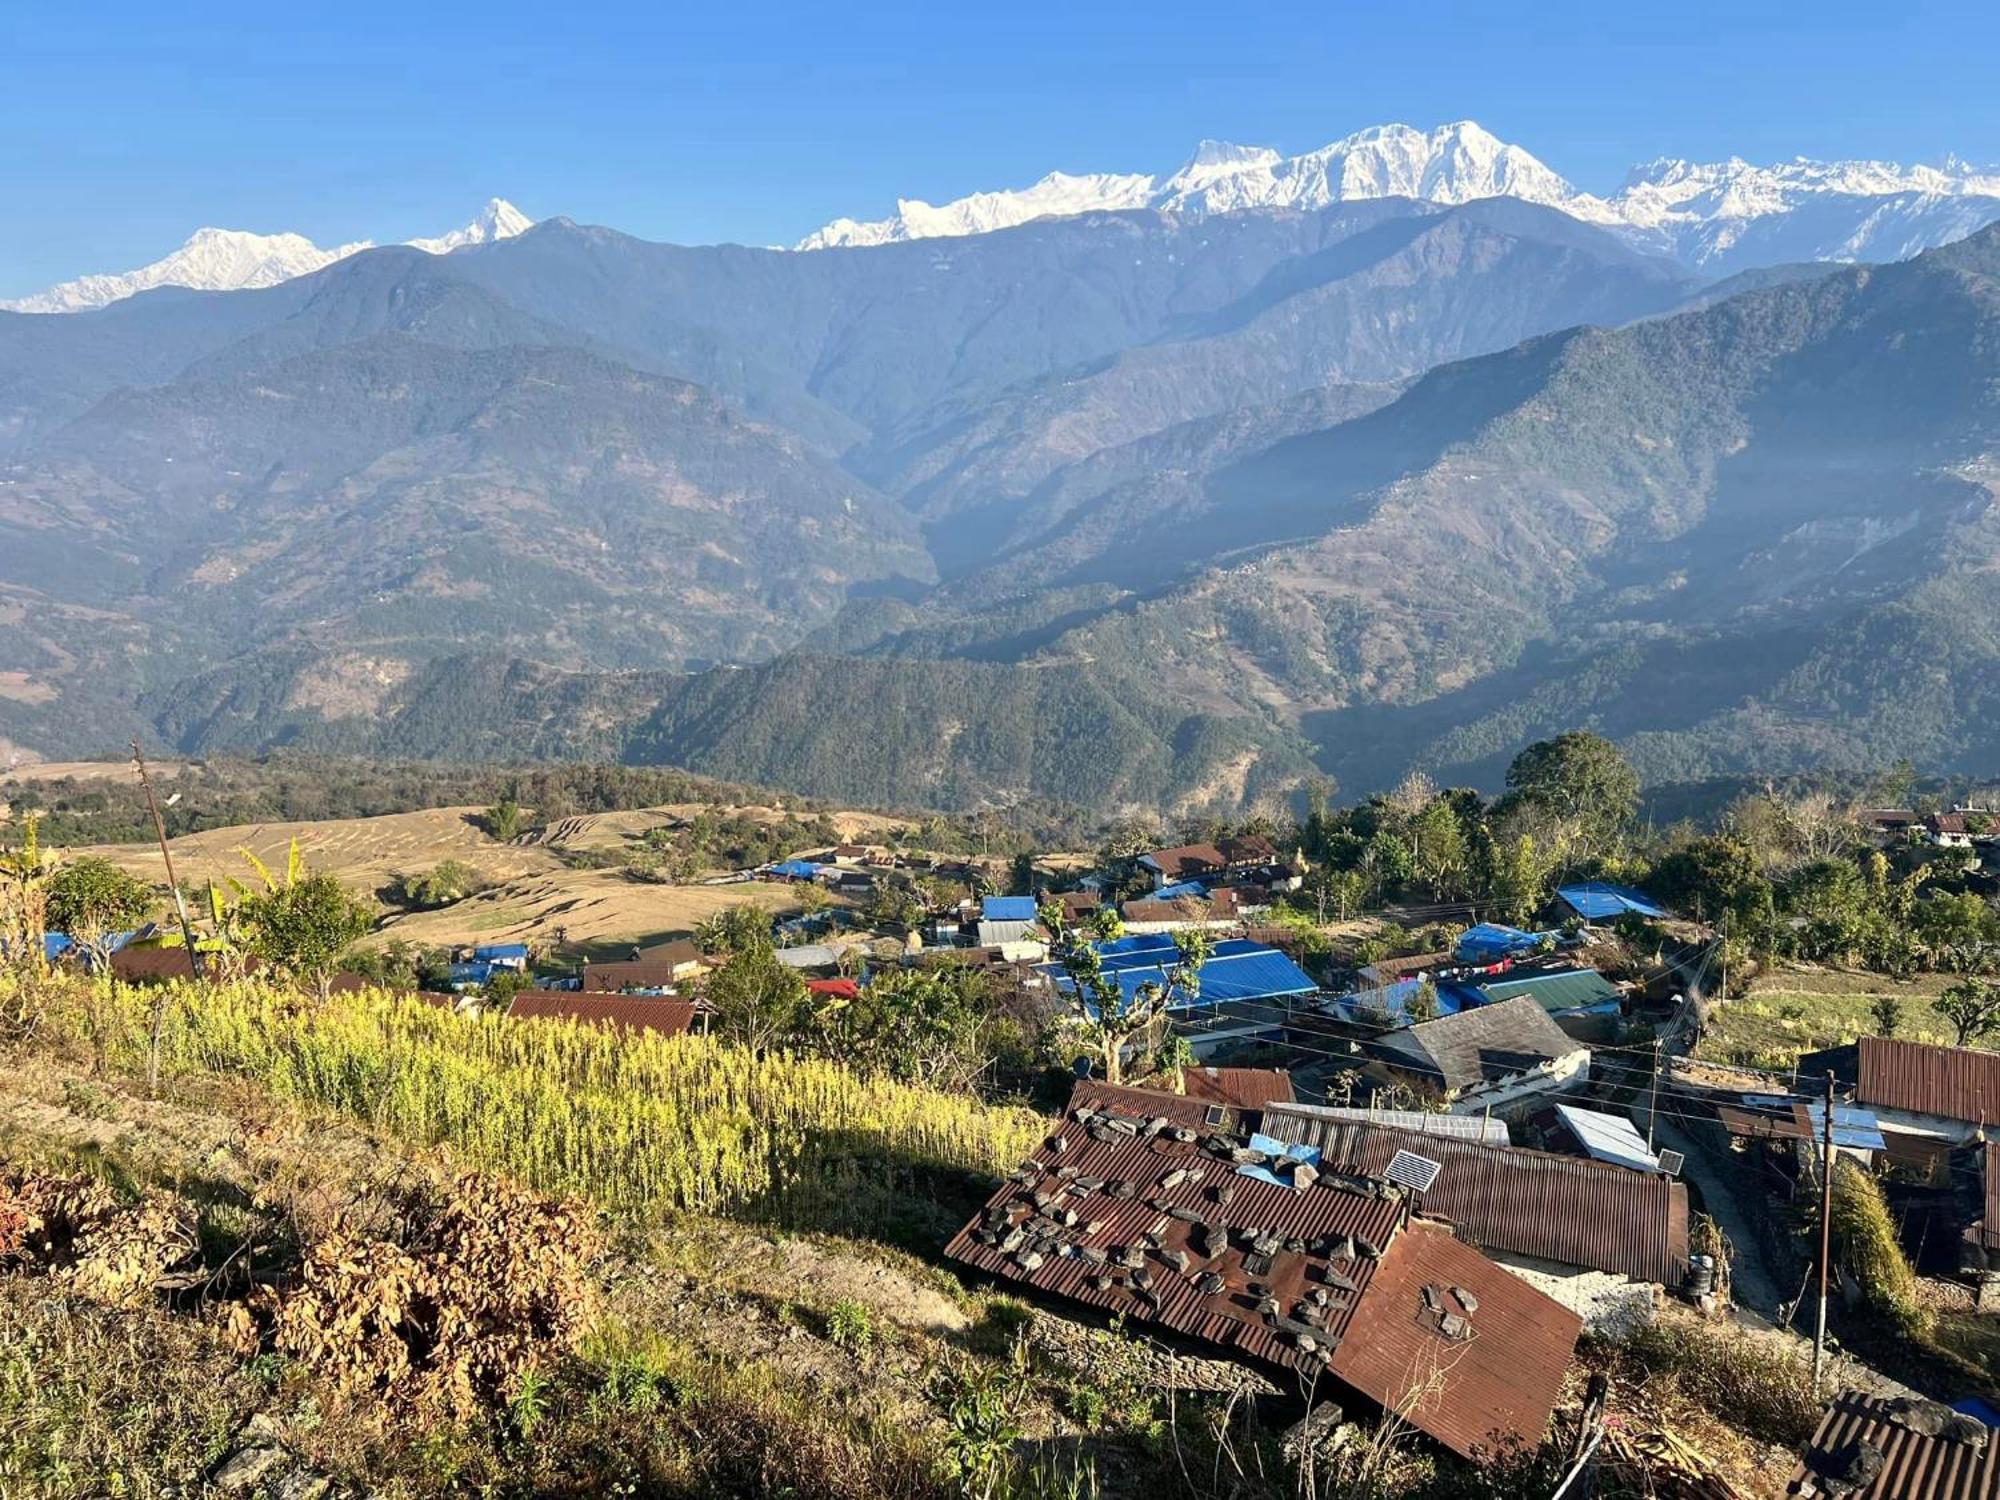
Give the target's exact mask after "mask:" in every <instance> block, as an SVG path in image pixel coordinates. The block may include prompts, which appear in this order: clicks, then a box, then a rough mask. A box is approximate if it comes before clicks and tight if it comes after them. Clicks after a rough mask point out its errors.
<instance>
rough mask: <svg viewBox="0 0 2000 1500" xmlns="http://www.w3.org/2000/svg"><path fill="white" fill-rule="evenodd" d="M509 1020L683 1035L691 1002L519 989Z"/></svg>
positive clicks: (690, 1021)
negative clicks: (612, 1027) (554, 1022)
mask: <svg viewBox="0 0 2000 1500" xmlns="http://www.w3.org/2000/svg"><path fill="white" fill-rule="evenodd" d="M507 1015H508V1016H509V1018H510V1019H513V1020H517V1021H524V1020H552V1021H576V1022H579V1023H581V1024H583V1025H585V1026H623V1027H626V1028H628V1029H630V1030H633V1031H655V1032H659V1033H660V1034H662V1035H664V1036H681V1035H684V1034H685V1033H686V1032H687V1031H688V1029H689V1028H690V1027H692V1026H693V1025H694V1015H695V1008H694V1003H693V1002H692V1001H688V1000H669V999H665V998H662V997H660V996H657V995H606V994H586V993H584V992H582V991H579V990H522V991H521V992H520V993H519V994H518V995H516V996H515V997H514V1003H513V1004H512V1005H510V1006H508V1008H507Z"/></svg>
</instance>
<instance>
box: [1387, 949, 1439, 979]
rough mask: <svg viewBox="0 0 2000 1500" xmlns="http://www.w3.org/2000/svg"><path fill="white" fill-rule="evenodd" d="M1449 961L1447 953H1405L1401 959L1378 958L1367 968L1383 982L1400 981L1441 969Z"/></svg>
mask: <svg viewBox="0 0 2000 1500" xmlns="http://www.w3.org/2000/svg"><path fill="white" fill-rule="evenodd" d="M1450 961H1451V954H1450V953H1449V952H1437V953H1406V954H1404V955H1403V956H1402V957H1401V958H1378V959H1376V960H1375V962H1373V963H1372V964H1370V965H1369V966H1368V967H1369V968H1370V969H1372V970H1373V971H1374V972H1375V974H1376V975H1377V976H1378V977H1379V978H1381V979H1382V980H1383V981H1385V982H1386V981H1388V980H1391V979H1402V978H1404V977H1406V976H1407V975H1411V974H1420V973H1422V972H1423V971H1424V970H1425V969H1436V968H1441V967H1442V966H1443V965H1445V964H1447V963H1449V962H1450Z"/></svg>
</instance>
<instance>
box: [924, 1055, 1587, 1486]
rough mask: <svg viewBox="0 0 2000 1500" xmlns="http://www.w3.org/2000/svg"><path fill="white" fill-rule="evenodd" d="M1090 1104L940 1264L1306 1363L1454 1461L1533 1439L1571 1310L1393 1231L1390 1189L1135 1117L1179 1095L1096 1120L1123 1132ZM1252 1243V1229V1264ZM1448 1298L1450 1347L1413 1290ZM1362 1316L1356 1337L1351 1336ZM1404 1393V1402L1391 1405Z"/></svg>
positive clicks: (1431, 1236) (1088, 1088)
mask: <svg viewBox="0 0 2000 1500" xmlns="http://www.w3.org/2000/svg"><path fill="white" fill-rule="evenodd" d="M1135 1092H1139V1091H1131V1090H1122V1091H1111V1093H1112V1096H1113V1097H1114V1098H1115V1097H1116V1096H1117V1095H1119V1094H1126V1095H1129V1094H1132V1093H1135ZM1104 1097H1105V1091H1104V1088H1103V1086H1102V1085H1094V1084H1088V1083H1086V1084H1080V1085H1079V1086H1078V1088H1077V1091H1076V1093H1075V1095H1074V1096H1073V1097H1072V1100H1071V1113H1070V1114H1069V1115H1067V1116H1066V1117H1065V1119H1064V1121H1063V1123H1062V1124H1061V1125H1060V1126H1058V1127H1057V1133H1056V1134H1055V1135H1054V1136H1052V1137H1051V1138H1050V1140H1049V1141H1048V1142H1046V1143H1044V1145H1043V1146H1042V1148H1041V1149H1040V1150H1038V1151H1037V1152H1036V1154H1035V1156H1034V1158H1033V1159H1032V1161H1031V1162H1029V1163H1027V1164H1024V1165H1025V1168H1026V1170H1024V1172H1023V1173H1022V1174H1021V1180H1018V1181H1012V1182H1009V1183H1008V1184H1006V1185H1005V1186H1004V1187H1002V1188H1001V1190H1000V1191H999V1192H998V1193H996V1194H995V1195H994V1197H993V1198H992V1200H991V1201H990V1202H989V1204H988V1205H987V1208H986V1210H985V1212H984V1213H982V1214H981V1216H980V1217H979V1218H977V1219H975V1220H974V1221H973V1222H972V1223H971V1224H969V1225H968V1226H967V1227H966V1228H965V1229H963V1230H961V1231H960V1232H959V1233H958V1234H957V1235H956V1236H955V1237H954V1238H953V1239H952V1241H951V1243H950V1244H949V1245H948V1246H947V1247H946V1251H945V1253H946V1254H947V1255H948V1256H950V1257H951V1258H952V1259H954V1260H958V1261H961V1262H963V1263H965V1264H968V1265H972V1266H975V1267H977V1268H979V1269H980V1270H983V1271H986V1272H989V1273H991V1274H993V1275H997V1276H1003V1277H1007V1278H1010V1279H1013V1280H1018V1281H1025V1282H1027V1283H1029V1284H1031V1285H1033V1286H1035V1287H1037V1288H1039V1289H1041V1290H1044V1291H1048V1292H1054V1293H1057V1294H1059V1295H1062V1296H1065V1297H1072V1298H1075V1299H1076V1300H1078V1301H1081V1302H1087V1303H1090V1304H1091V1305H1093V1306H1096V1307H1100V1308H1104V1309H1106V1310H1108V1311H1111V1312H1115V1313H1120V1314H1123V1315H1125V1316H1127V1317H1131V1318H1135V1319H1140V1320H1144V1321H1150V1322H1154V1323H1159V1324H1163V1325H1165V1326H1166V1327H1169V1328H1172V1329H1174V1330H1176V1331H1178V1332H1180V1333H1183V1334H1186V1335H1188V1336H1190V1337H1193V1338H1198V1339H1203V1340H1206V1341H1208V1342H1211V1343H1217V1344H1221V1345H1224V1346H1225V1347H1227V1348H1230V1349H1233V1350H1236V1351H1238V1352H1240V1353H1242V1354H1245V1355H1248V1356H1250V1357H1252V1358H1255V1359H1258V1360H1261V1361H1264V1362H1266V1363H1269V1364H1274V1365H1281V1366H1284V1367H1287V1368H1291V1369H1296V1370H1299V1371H1301V1372H1303V1373H1305V1374H1307V1375H1309V1376H1310V1375H1313V1374H1316V1373H1318V1372H1319V1371H1320V1370H1322V1369H1324V1370H1326V1371H1328V1372H1330V1373H1331V1374H1333V1375H1334V1376H1335V1377H1337V1378H1338V1379H1340V1380H1343V1381H1345V1382H1347V1383H1348V1384H1350V1385H1352V1386H1354V1387H1355V1389H1357V1390H1360V1391H1362V1392H1363V1393H1364V1394H1366V1395H1368V1396H1369V1397H1371V1398H1372V1399H1374V1400H1376V1401H1377V1402H1378V1403H1382V1404H1385V1405H1387V1404H1395V1405H1399V1406H1401V1405H1406V1404H1407V1405H1410V1406H1411V1407H1412V1408H1413V1409H1412V1410H1411V1411H1410V1413H1409V1415H1410V1420H1411V1421H1412V1422H1413V1423H1414V1425H1416V1426H1417V1427H1419V1428H1421V1429H1422V1430H1424V1431H1426V1432H1428V1433H1430V1434H1431V1435H1432V1436H1433V1437H1436V1438H1437V1439H1438V1440H1439V1441H1440V1442H1443V1443H1445V1444H1446V1445H1447V1446H1449V1447H1452V1448H1453V1449H1455V1450H1456V1451H1458V1452H1461V1453H1470V1452H1471V1451H1472V1450H1473V1449H1474V1448H1475V1447H1476V1446H1478V1445H1480V1444H1482V1443H1485V1442H1487V1441H1489V1440H1490V1439H1491V1437H1492V1436H1493V1435H1494V1434H1496V1433H1498V1434H1502V1435H1510V1436H1518V1437H1520V1438H1522V1439H1524V1440H1526V1441H1529V1442H1532V1441H1534V1440H1536V1439H1538V1438H1539V1437H1540V1435H1541V1432H1542V1429H1543V1428H1544V1427H1545V1426H1546V1424H1547V1421H1548V1415H1549V1411H1550V1410H1551V1408H1552V1407H1553V1405H1554V1402H1555V1399H1556V1395H1557V1392H1558V1389H1559V1387H1560V1383H1561V1379H1562V1374H1563V1370H1564V1369H1565V1368H1566V1366H1567V1363H1568V1358H1569V1353H1570V1349H1571V1348H1572V1347H1573V1345H1574V1343H1575V1339H1576V1335H1577V1332H1578V1329H1579V1328H1580V1326H1581V1325H1580V1322H1579V1320H1578V1319H1577V1318H1576V1317H1575V1315H1574V1314H1572V1313H1570V1312H1568V1311H1567V1310H1565V1309H1564V1308H1562V1307H1560V1306H1559V1305H1558V1304H1556V1303H1555V1302H1553V1301H1552V1300H1550V1299H1549V1298H1547V1297H1544V1296H1542V1295H1541V1294H1540V1293H1539V1292H1536V1291H1535V1290H1534V1289H1533V1288H1531V1287H1529V1286H1528V1285H1527V1284H1526V1283H1525V1282H1522V1281H1519V1280H1518V1279H1517V1278H1514V1277H1512V1276H1511V1275H1509V1274H1508V1273H1507V1272H1505V1271H1503V1270H1501V1269H1500V1268H1499V1267H1497V1266H1494V1265H1493V1264H1491V1263H1490V1262H1488V1261H1487V1260H1485V1259H1484V1257H1482V1256H1479V1255H1477V1254H1475V1253H1473V1252H1471V1251H1469V1250H1465V1249H1463V1247H1454V1246H1450V1245H1449V1244H1448V1243H1440V1242H1442V1241H1444V1240H1445V1237H1444V1236H1442V1235H1439V1234H1436V1233H1435V1232H1433V1231H1428V1230H1420V1231H1417V1232H1415V1233H1414V1234H1405V1233H1401V1232H1399V1231H1400V1230H1401V1229H1402V1226H1403V1224H1404V1222H1405V1219H1406V1210H1405V1206H1404V1203H1403V1200H1402V1198H1401V1196H1400V1195H1398V1194H1394V1193H1391V1192H1387V1191H1374V1190H1371V1191H1357V1190H1355V1189H1354V1188H1351V1187H1348V1186H1343V1185H1336V1184H1335V1183H1334V1182H1333V1181H1332V1179H1331V1178H1322V1179H1321V1180H1320V1181H1318V1182H1317V1183H1315V1184H1313V1185H1311V1186H1308V1187H1306V1188H1304V1189H1297V1188H1292V1187H1288V1186H1280V1185H1278V1184H1275V1183H1271V1182H1262V1181H1258V1180H1256V1179H1254V1178H1250V1177H1245V1176H1242V1175H1240V1174H1239V1173H1238V1172H1237V1171H1236V1164H1235V1163H1234V1162H1233V1161H1232V1160H1231V1159H1230V1158H1229V1157H1228V1156H1226V1155H1219V1154H1217V1151H1216V1150H1215V1149H1212V1148H1211V1145H1210V1142H1211V1141H1214V1142H1216V1143H1217V1144H1221V1145H1226V1144H1228V1142H1227V1140H1226V1138H1221V1137H1204V1136H1202V1135H1201V1134H1200V1132H1199V1130H1198V1129H1197V1128H1196V1127H1188V1130H1187V1134H1189V1135H1190V1136H1192V1137H1194V1138H1193V1139H1187V1140H1175V1139H1173V1138H1172V1135H1171V1133H1161V1132H1158V1131H1155V1130H1153V1129H1152V1128H1151V1127H1150V1125H1147V1124H1143V1123H1140V1122H1141V1121H1142V1120H1145V1119H1146V1118H1147V1117H1148V1115H1149V1114H1150V1115H1151V1116H1152V1117H1153V1118H1159V1117H1163V1116H1164V1117H1166V1118H1168V1119H1171V1118H1172V1115H1170V1114H1169V1113H1168V1110H1166V1109H1159V1110H1153V1109H1152V1106H1153V1105H1154V1104H1156V1103H1165V1104H1168V1105H1171V1104H1174V1103H1179V1104H1181V1105H1183V1106H1190V1105H1192V1104H1193V1101H1187V1100H1179V1101H1175V1100H1171V1099H1166V1100H1159V1099H1145V1100H1142V1101H1137V1102H1138V1108H1137V1109H1134V1110H1131V1111H1130V1112H1129V1113H1128V1112H1127V1110H1126V1109H1124V1108H1117V1109H1114V1110H1113V1111H1112V1113H1113V1114H1115V1115H1117V1116H1118V1117H1119V1119H1120V1120H1121V1121H1124V1122H1126V1123H1127V1124H1128V1125H1129V1127H1130V1133H1126V1132H1123V1131H1119V1130H1117V1129H1116V1128H1114V1127H1111V1126H1107V1125H1105V1124H1104V1123H1103V1117H1102V1115H1100V1114H1098V1113H1096V1111H1097V1110H1098V1109H1099V1108H1100V1106H1099V1105H1097V1104H1095V1103H1094V1102H1093V1101H1095V1100H1098V1099H1101V1098H1104ZM1079 1110H1083V1111H1086V1113H1085V1114H1081V1115H1080V1114H1079V1113H1078V1111H1079ZM1171 1128H1172V1127H1169V1132H1170V1131H1171ZM1038 1197H1039V1199H1040V1202H1037V1198H1038ZM1224 1198H1226V1200H1227V1201H1226V1202H1224V1201H1221V1200H1222V1199H1224ZM1065 1218H1068V1219H1073V1220H1074V1223H1070V1224H1064V1223H1063V1222H1062V1221H1063V1220H1064V1219H1065ZM1207 1225H1213V1226H1216V1227H1217V1228H1218V1230H1219V1231H1220V1242H1219V1243H1217V1242H1211V1241H1210V1240H1209V1237H1208V1234H1207V1232H1206V1229H1205V1228H1204V1227H1203V1226H1207ZM1252 1232H1254V1233H1255V1234H1256V1235H1260V1236H1269V1237H1270V1238H1268V1239H1264V1240H1262V1241H1261V1244H1262V1246H1263V1247H1264V1248H1263V1250H1262V1252H1261V1256H1260V1251H1259V1246H1258V1244H1257V1243H1253V1242H1252V1239H1251V1236H1252ZM1207 1249H1213V1250H1215V1251H1216V1253H1215V1254H1213V1255H1210V1254H1205V1253H1203V1251H1204V1250H1207ZM1371 1252H1372V1253H1371ZM1120 1262H1122V1264H1121V1263H1120ZM1211 1274H1212V1275H1213V1276H1214V1277H1215V1278H1217V1280H1215V1281H1212V1282H1207V1284H1206V1289H1204V1280H1205V1278H1206V1277H1207V1276H1209V1275H1211ZM1378 1282H1379V1283H1380V1284H1381V1285H1382V1287H1383V1292H1382V1297H1381V1301H1380V1303H1379V1304H1378V1302H1377V1297H1376V1292H1375V1287H1376V1285H1377V1283H1378ZM1454 1287H1456V1288H1464V1289H1465V1290H1467V1291H1469V1292H1471V1293H1472V1294H1473V1296H1472V1298H1471V1299H1470V1302H1469V1304H1467V1305H1463V1306H1460V1305H1457V1304H1441V1307H1440V1310H1441V1311H1443V1310H1451V1309H1452V1308H1453V1307H1455V1306H1456V1307H1458V1309H1459V1311H1460V1312H1461V1313H1462V1314H1463V1315H1464V1316H1465V1321H1466V1323H1467V1324H1469V1337H1463V1338H1459V1337H1452V1336H1450V1332H1449V1330H1441V1329H1440V1327H1439V1323H1438V1314H1437V1312H1427V1311H1426V1306H1425V1297H1426V1292H1427V1291H1428V1294H1429V1296H1430V1297H1431V1299H1432V1300H1440V1299H1441V1298H1442V1297H1444V1296H1447V1295H1450V1294H1451V1293H1450V1288H1454ZM1253 1289H1254V1290H1253ZM1364 1309H1366V1310H1368V1327H1369V1328H1370V1329H1371V1330H1372V1331H1371V1333H1370V1335H1369V1337H1368V1338H1367V1339H1365V1340H1364V1339H1361V1338H1357V1337H1355V1336H1353V1333H1352V1331H1351V1329H1352V1325H1354V1324H1355V1323H1356V1320H1357V1316H1358V1315H1359V1314H1360V1313H1361V1312H1362V1310H1364ZM1280 1320H1282V1321H1280ZM1474 1350H1477V1351H1478V1355H1479V1357H1478V1358H1476V1359H1475V1358H1473V1357H1472V1352H1473V1351H1474ZM1413 1384H1417V1385H1421V1387H1422V1391H1421V1392H1420V1393H1419V1394H1420V1395H1421V1396H1422V1397H1423V1399H1421V1400H1416V1401H1410V1400H1409V1397H1410V1395H1411V1387H1412V1385H1413Z"/></svg>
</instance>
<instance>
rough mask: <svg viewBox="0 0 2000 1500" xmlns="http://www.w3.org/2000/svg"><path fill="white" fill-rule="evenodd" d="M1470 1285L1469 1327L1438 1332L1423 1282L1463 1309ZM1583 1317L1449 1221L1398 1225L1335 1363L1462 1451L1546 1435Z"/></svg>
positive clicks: (1336, 1369) (1342, 1373)
mask: <svg viewBox="0 0 2000 1500" xmlns="http://www.w3.org/2000/svg"><path fill="white" fill-rule="evenodd" d="M1461 1287H1462V1288H1464V1289H1465V1290H1467V1291H1469V1292H1471V1293H1472V1294H1473V1296H1474V1298H1475V1299H1476V1300H1477V1302H1478V1310H1477V1311H1475V1312H1474V1313H1472V1314H1471V1316H1470V1317H1469V1318H1468V1320H1467V1321H1468V1322H1469V1323H1470V1324H1471V1329H1472V1331H1471V1337H1470V1338H1467V1339H1464V1340H1462V1341H1453V1340H1450V1339H1446V1338H1443V1337H1441V1336H1440V1335H1439V1333H1438V1332H1437V1328H1436V1324H1435V1323H1434V1322H1433V1321H1432V1319H1431V1317H1430V1316H1427V1310H1426V1305H1425V1293H1426V1291H1427V1290H1428V1291H1429V1292H1430V1294H1431V1296H1432V1297H1434V1298H1435V1299H1436V1300H1438V1301H1439V1302H1440V1303H1441V1304H1442V1305H1443V1306H1444V1307H1446V1308H1448V1309H1452V1310H1453V1311H1456V1310H1457V1303H1456V1295H1455V1290H1454V1289H1456V1288H1461ZM1582 1329H1583V1320H1582V1319H1581V1318H1580V1317H1578V1316H1577V1314H1575V1313H1574V1312H1572V1311H1570V1310H1569V1309H1568V1308H1566V1307H1563V1306H1562V1305H1561V1304H1559V1303H1557V1302H1556V1301H1554V1300H1553V1299H1552V1298H1549V1297H1546V1296H1544V1295H1543V1294H1542V1293H1541V1292H1539V1291H1537V1290H1536V1289H1535V1288H1534V1287H1533V1286H1531V1285H1529V1283H1528V1282H1526V1281H1525V1280H1523V1279H1522V1278H1520V1277H1518V1276H1515V1275H1513V1274H1512V1273H1510V1272H1508V1271H1504V1270H1502V1269H1501V1268H1500V1267H1498V1266H1496V1265H1494V1264H1493V1262H1492V1261H1490V1260H1488V1259H1487V1258H1486V1257H1485V1256H1483V1255H1481V1254H1480V1253H1479V1252H1478V1251H1477V1250H1474V1249H1472V1248H1471V1247H1470V1246H1468V1245H1462V1244H1460V1243H1459V1242H1458V1241H1457V1240H1455V1239H1453V1238H1452V1237H1451V1236H1450V1235H1449V1234H1447V1233H1446V1232H1444V1231H1443V1230H1442V1229H1437V1228H1433V1227H1431V1226H1430V1225H1427V1224H1424V1223H1422V1222H1420V1221H1419V1222H1413V1223H1412V1224H1411V1225H1410V1226H1409V1228H1408V1230H1407V1231H1406V1232H1405V1233H1403V1234H1401V1235H1398V1236H1397V1238H1396V1243H1395V1245H1394V1246H1393V1247H1392V1248H1391V1250H1390V1251H1389V1254H1388V1255H1387V1256H1385V1257H1384V1258H1383V1263H1382V1268H1381V1269H1380V1270H1379V1271H1377V1272H1376V1274H1375V1281H1374V1283H1373V1285H1371V1286H1370V1287H1369V1289H1368V1294H1367V1295H1366V1296H1365V1297H1363V1298H1362V1299H1361V1307H1360V1310H1359V1311H1358V1312H1357V1313H1356V1314H1355V1316H1354V1320H1353V1322H1352V1323H1350V1324H1349V1325H1348V1331H1347V1339H1346V1341H1345V1342H1344V1343H1343V1344H1342V1345H1341V1346H1340V1349H1339V1350H1338V1351H1337V1352H1336V1354H1335V1356H1334V1360H1333V1364H1332V1366H1331V1368H1332V1370H1333V1373H1334V1374H1335V1375H1337V1376H1339V1377H1340V1378H1341V1379H1342V1380H1344V1381H1346V1382H1347V1383H1348V1384H1349V1385H1351V1386H1353V1387H1354V1388H1355V1389H1356V1390H1358V1391H1362V1392H1365V1393H1366V1394H1367V1395H1368V1396H1370V1397H1371V1398H1372V1399H1373V1400H1374V1401H1375V1402H1376V1404H1377V1405H1379V1406H1382V1407H1384V1408H1385V1409H1393V1410H1396V1411H1399V1412H1401V1413H1402V1414H1403V1416H1404V1418H1405V1419H1406V1420H1407V1421H1409V1422H1410V1423H1411V1424H1412V1425H1414V1426H1416V1427H1419V1428H1421V1429H1422V1430H1423V1431H1425V1432H1427V1433H1429V1434H1430V1435H1431V1436H1432V1437H1434V1438H1436V1439H1437V1440H1438V1441H1439V1442H1441V1443H1443V1444H1444V1445H1445V1446H1446V1447H1447V1448H1450V1449H1452V1450H1453V1451H1454V1452H1456V1453H1462V1454H1465V1455H1467V1456H1474V1455H1476V1454H1477V1453H1478V1452H1479V1451H1480V1450H1487V1451H1493V1450H1495V1449H1497V1448H1499V1447H1501V1446H1503V1445H1506V1444H1507V1442H1508V1440H1510V1439H1518V1440H1519V1441H1520V1443H1521V1444H1522V1445H1524V1446H1529V1447H1532V1446H1533V1445H1534V1444H1535V1443H1537V1442H1539V1441H1540V1440H1541V1437H1542V1434H1543V1432H1544V1430H1545V1429H1546V1428H1547V1427H1548V1424H1549V1413H1550V1412H1551V1411H1553V1410H1554V1409H1555V1404H1556V1400H1557V1398H1558V1397H1559V1395H1560V1394H1561V1391H1562V1383H1563V1375H1564V1372H1566V1371H1567V1370H1568V1369H1569V1361H1570V1356H1571V1354H1572V1353H1573V1352H1574V1350H1575V1348H1576V1340H1577V1335H1578V1334H1579V1333H1581V1332H1582Z"/></svg>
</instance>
